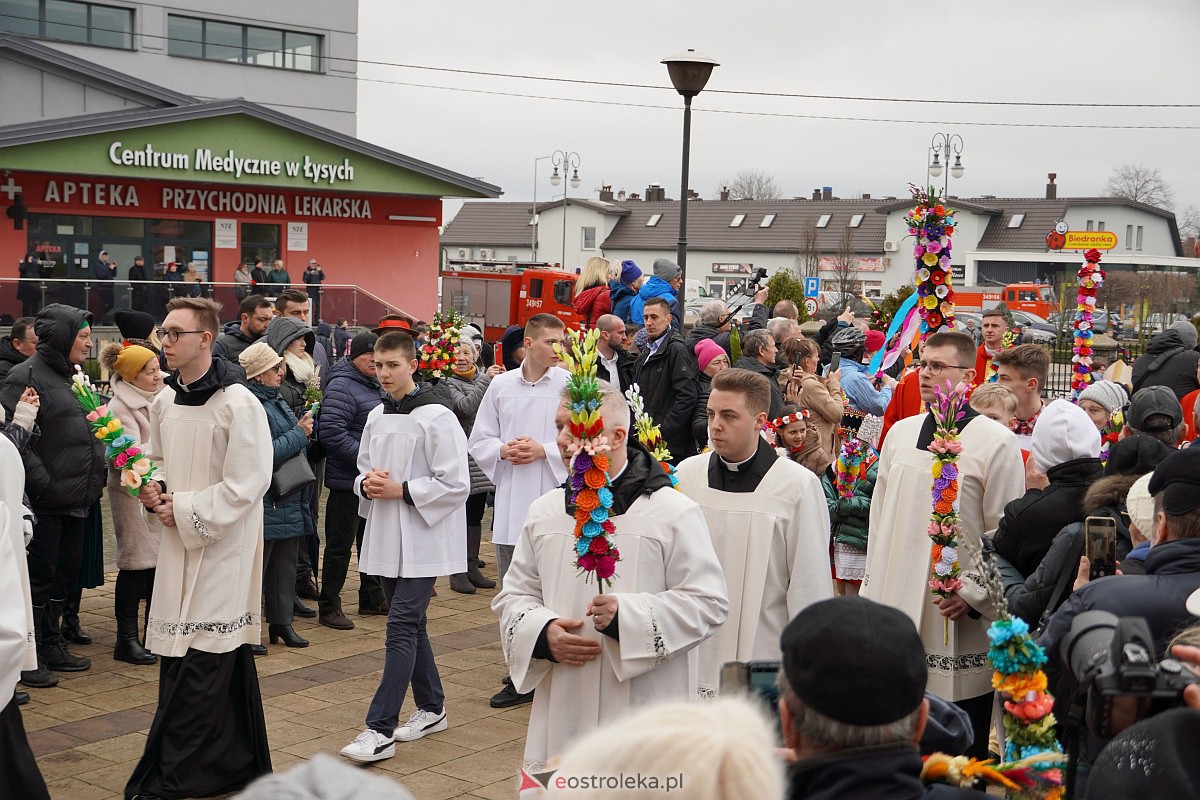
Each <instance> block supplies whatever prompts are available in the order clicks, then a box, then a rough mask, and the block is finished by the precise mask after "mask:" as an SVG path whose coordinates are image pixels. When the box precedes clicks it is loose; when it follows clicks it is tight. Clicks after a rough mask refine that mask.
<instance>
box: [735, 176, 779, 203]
mask: <svg viewBox="0 0 1200 800" xmlns="http://www.w3.org/2000/svg"><path fill="white" fill-rule="evenodd" d="M721 185H722V186H724V187H726V188H728V189H729V197H730V199H733V200H778V199H779V198H780V197H782V196H783V192H782V191H781V190H780V189H779V183H778V182H777V181H776V180H775V176H774V175H768V174H767V173H765V172H763V171H761V170H754V169H746V170H742V171H741V172H739V173H738V174H737V177H736V178H734V179H733V180H731V181H729V180H724V181H721Z"/></svg>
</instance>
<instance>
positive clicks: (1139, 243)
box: [1133, 225, 1142, 250]
mask: <svg viewBox="0 0 1200 800" xmlns="http://www.w3.org/2000/svg"><path fill="white" fill-rule="evenodd" d="M1133 247H1134V249H1135V250H1141V249H1142V226H1141V225H1138V226H1137V244H1135V245H1134V246H1133Z"/></svg>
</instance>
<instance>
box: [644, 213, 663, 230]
mask: <svg viewBox="0 0 1200 800" xmlns="http://www.w3.org/2000/svg"><path fill="white" fill-rule="evenodd" d="M660 219H662V214H651V215H650V219H648V220H646V227H647V228H653V227H654V226H655V225H657V224H658V221H659V220H660Z"/></svg>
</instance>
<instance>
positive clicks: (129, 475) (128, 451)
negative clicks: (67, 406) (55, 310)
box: [71, 365, 155, 497]
mask: <svg viewBox="0 0 1200 800" xmlns="http://www.w3.org/2000/svg"><path fill="white" fill-rule="evenodd" d="M71 392H72V393H73V394H74V395H75V399H76V400H78V401H79V405H80V406H82V407H83V410H84V411H85V412H86V415H85V416H86V418H87V421H88V424H89V425H91V426H92V431H93V433H94V434H95V436H96V438H97V439H99V440H100V441H102V442H104V457H105V459H107V460H108V463H109V464H111V465H112V466H113V467H114V468H116V469H119V470H121V485H122V486H124V487H125V488H126V489H128V490H129V493H130V494H131V495H134V496H135V497H136V496H137V493H138V490H139V489H141V488H142V485H143V484H147V483H149V482H150V481H152V480H153V479H154V477H153V476H154V472H155V467H154V465H153V464H151V463H150V459H149V458H148V457H147V456H146V452H145V451H146V448H144V447H143V446H142V445H141V444H139V443H138V441H137V440H136V439H134V438H133V437H132V436H129V435H128V434H126V433H125V426H124V425H122V424H121V420H119V419H117V417H116V415H114V414H113V413H112V412H111V411H109V410H108V406H107V405H105V404H104V402H103V401H102V400H101V399H100V395H98V394H96V387H94V386H92V381H91V379H90V378H88V376H87V375H85V374H84V372H83V370H82V369H80V368H79V366H78V365H76V366H75V374H74V375H73V376H72V377H71Z"/></svg>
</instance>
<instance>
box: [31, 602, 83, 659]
mask: <svg viewBox="0 0 1200 800" xmlns="http://www.w3.org/2000/svg"><path fill="white" fill-rule="evenodd" d="M62 610H63V601H61V600H51V601H50V602H48V603H46V607H45V609H44V610H43V612H42V615H41V617H42V625H41V636H40V638H39V640H38V647H37V655H38V661H39V662H41V663H44V664H45V665H46V666H47V667H49V668H50V669H52V670H54V671H55V672H83V671H84V670H86V669H90V668H91V666H92V662H91V659H88V658H84V657H83V656H77V655H75V654H73V653H72V652H71V651H69V650H67V643H66V641H65V640H64V639H63V636H62V632H61V630H60V627H59V626H60V620H61V619H62ZM34 613H35V614H36V613H37V609H36V608H35V609H34Z"/></svg>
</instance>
